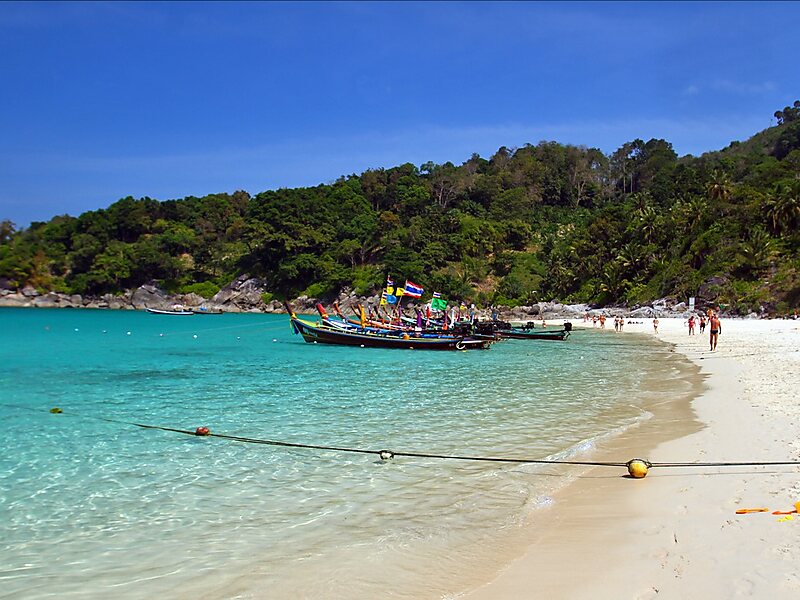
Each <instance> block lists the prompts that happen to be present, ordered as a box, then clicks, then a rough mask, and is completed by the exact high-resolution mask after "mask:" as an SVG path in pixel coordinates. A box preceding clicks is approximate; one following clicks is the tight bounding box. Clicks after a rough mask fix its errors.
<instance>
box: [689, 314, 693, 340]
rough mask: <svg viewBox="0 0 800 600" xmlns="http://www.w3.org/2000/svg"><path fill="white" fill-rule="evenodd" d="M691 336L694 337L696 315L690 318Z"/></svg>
mask: <svg viewBox="0 0 800 600" xmlns="http://www.w3.org/2000/svg"><path fill="white" fill-rule="evenodd" d="M689 335H694V315H692V316H691V317H689Z"/></svg>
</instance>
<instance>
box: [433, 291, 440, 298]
mask: <svg viewBox="0 0 800 600" xmlns="http://www.w3.org/2000/svg"><path fill="white" fill-rule="evenodd" d="M433 297H434V298H441V297H442V295H441V294H440V293H439V292H433Z"/></svg>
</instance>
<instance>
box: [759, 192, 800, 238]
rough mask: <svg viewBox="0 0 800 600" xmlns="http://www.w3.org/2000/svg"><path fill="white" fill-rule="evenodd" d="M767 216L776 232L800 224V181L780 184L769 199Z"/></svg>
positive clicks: (784, 230)
mask: <svg viewBox="0 0 800 600" xmlns="http://www.w3.org/2000/svg"><path fill="white" fill-rule="evenodd" d="M767 216H768V217H769V221H770V225H771V226H772V230H773V231H774V232H775V233H780V232H787V231H792V230H793V229H794V228H795V227H796V226H798V225H800V182H791V183H784V184H782V185H779V186H778V187H777V188H776V190H775V192H774V193H773V194H772V195H771V196H770V198H769V199H768V200H767Z"/></svg>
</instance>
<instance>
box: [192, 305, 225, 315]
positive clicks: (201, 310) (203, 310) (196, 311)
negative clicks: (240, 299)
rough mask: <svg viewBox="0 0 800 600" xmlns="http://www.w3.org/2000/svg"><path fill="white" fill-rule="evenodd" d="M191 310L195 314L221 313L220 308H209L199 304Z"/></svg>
mask: <svg viewBox="0 0 800 600" xmlns="http://www.w3.org/2000/svg"><path fill="white" fill-rule="evenodd" d="M192 312H193V313H194V314H196V315H221V314H222V311H221V310H209V309H207V308H206V307H204V306H201V307H200V308H196V309H193V310H192Z"/></svg>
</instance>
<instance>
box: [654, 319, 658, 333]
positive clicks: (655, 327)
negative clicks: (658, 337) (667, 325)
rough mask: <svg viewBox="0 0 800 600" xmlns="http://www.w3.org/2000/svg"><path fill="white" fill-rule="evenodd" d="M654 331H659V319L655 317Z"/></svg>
mask: <svg viewBox="0 0 800 600" xmlns="http://www.w3.org/2000/svg"><path fill="white" fill-rule="evenodd" d="M653 333H658V319H653Z"/></svg>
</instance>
